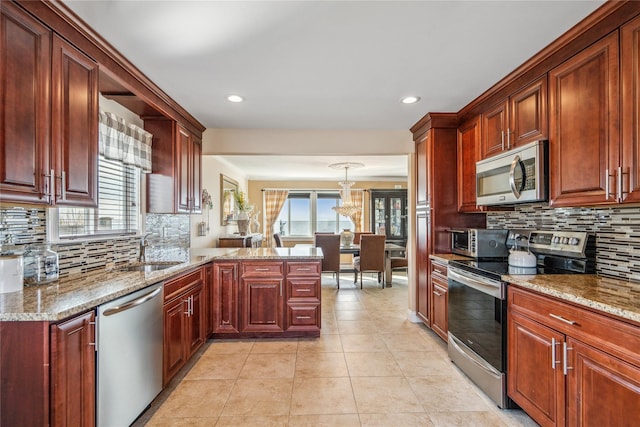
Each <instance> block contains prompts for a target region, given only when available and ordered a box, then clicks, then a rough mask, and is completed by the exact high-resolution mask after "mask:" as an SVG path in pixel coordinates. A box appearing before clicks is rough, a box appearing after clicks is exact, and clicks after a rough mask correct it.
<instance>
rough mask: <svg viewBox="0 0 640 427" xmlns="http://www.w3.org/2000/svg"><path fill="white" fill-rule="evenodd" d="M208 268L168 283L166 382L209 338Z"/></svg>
mask: <svg viewBox="0 0 640 427" xmlns="http://www.w3.org/2000/svg"><path fill="white" fill-rule="evenodd" d="M204 270H205V269H204V268H198V269H197V270H194V271H191V272H189V273H186V274H183V275H180V276H178V277H176V278H175V279H172V280H170V281H168V282H166V283H165V285H164V291H165V295H164V306H163V310H164V344H163V348H164V354H163V376H162V378H163V384H164V385H166V384H167V383H168V382H169V381H170V380H171V378H173V376H174V375H175V374H176V373H177V372H178V371H179V370H180V368H182V366H184V364H185V363H187V361H188V360H189V358H190V357H191V355H192V354H193V353H195V352H196V351H197V350H198V349H199V348H200V346H201V345H202V344H204V341H205V339H206V335H205V329H206V323H205V319H206V317H205V297H204V284H203V281H204Z"/></svg>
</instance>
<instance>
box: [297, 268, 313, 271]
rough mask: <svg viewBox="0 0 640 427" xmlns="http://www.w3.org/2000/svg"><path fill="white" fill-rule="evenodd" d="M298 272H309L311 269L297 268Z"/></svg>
mask: <svg viewBox="0 0 640 427" xmlns="http://www.w3.org/2000/svg"><path fill="white" fill-rule="evenodd" d="M296 270H298V271H309V270H311V269H310V268H309V267H307V268H296Z"/></svg>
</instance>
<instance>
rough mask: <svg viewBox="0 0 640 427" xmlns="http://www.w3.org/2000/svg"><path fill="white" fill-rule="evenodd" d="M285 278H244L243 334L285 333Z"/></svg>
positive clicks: (242, 281) (242, 280)
mask: <svg viewBox="0 0 640 427" xmlns="http://www.w3.org/2000/svg"><path fill="white" fill-rule="evenodd" d="M283 280H284V278H282V279H273V278H260V277H248V278H245V277H243V278H242V279H241V283H242V294H243V297H242V299H243V301H242V302H243V306H242V307H243V308H242V329H241V332H259V333H262V332H283V331H284V319H283V307H282V305H283V295H282V288H283V284H282V282H283Z"/></svg>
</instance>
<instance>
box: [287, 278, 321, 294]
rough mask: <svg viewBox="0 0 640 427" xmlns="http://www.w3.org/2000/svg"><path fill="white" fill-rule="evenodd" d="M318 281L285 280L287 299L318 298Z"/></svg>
mask: <svg viewBox="0 0 640 427" xmlns="http://www.w3.org/2000/svg"><path fill="white" fill-rule="evenodd" d="M319 281H320V279H311V278H309V279H302V278H294V279H287V295H288V297H289V298H314V299H317V298H318V291H317V289H318V282H319Z"/></svg>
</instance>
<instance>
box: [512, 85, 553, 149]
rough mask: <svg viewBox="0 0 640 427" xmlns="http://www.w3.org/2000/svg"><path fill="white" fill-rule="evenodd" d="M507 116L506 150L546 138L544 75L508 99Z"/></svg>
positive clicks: (546, 118)
mask: <svg viewBox="0 0 640 427" xmlns="http://www.w3.org/2000/svg"><path fill="white" fill-rule="evenodd" d="M509 116H510V117H509V130H508V132H507V148H509V149H511V148H513V147H517V146H520V145H523V144H526V143H527V142H531V141H535V140H538V139H546V138H547V135H548V123H549V119H548V117H547V75H546V74H545V75H544V76H543V77H541V78H540V79H538V80H536V81H535V82H533V83H531V84H530V85H528V86H526V87H524V88H522V89H521V90H519V91H518V92H516V93H514V94H513V95H512V96H511V97H509Z"/></svg>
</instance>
